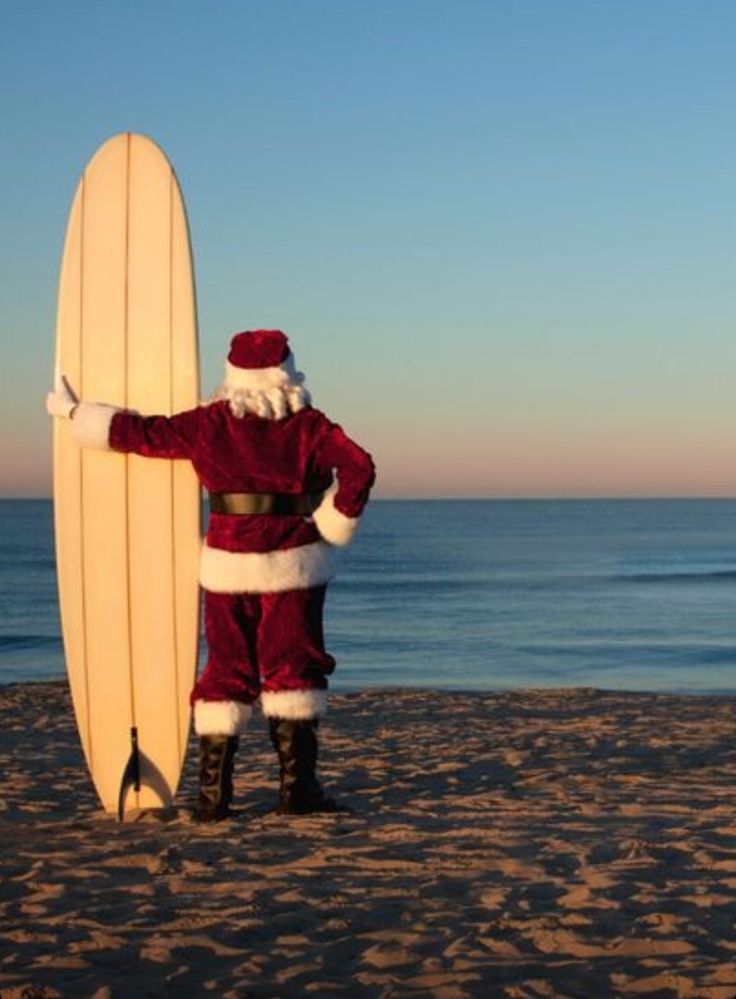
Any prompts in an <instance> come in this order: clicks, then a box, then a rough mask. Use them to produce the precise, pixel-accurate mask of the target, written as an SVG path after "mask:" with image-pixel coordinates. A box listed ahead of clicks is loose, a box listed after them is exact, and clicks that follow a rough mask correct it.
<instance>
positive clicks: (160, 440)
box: [46, 379, 200, 458]
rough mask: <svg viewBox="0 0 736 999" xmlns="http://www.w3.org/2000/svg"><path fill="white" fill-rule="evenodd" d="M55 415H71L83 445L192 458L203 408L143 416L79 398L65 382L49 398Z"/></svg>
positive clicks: (47, 404)
mask: <svg viewBox="0 0 736 999" xmlns="http://www.w3.org/2000/svg"><path fill="white" fill-rule="evenodd" d="M46 409H47V411H48V413H49V414H50V415H51V416H58V417H62V418H69V419H70V420H71V423H72V436H73V437H74V439H75V440H76V442H77V443H78V444H79V445H80V447H87V448H93V449H96V450H98V451H122V452H126V453H133V454H140V455H143V456H144V457H147V458H190V457H191V456H192V453H193V451H194V447H195V445H196V441H197V434H198V432H199V413H200V410H199V409H198V408H197V409H191V410H187V411H186V412H183V413H177V414H176V415H175V416H140V415H139V414H138V413H133V412H131V411H130V410H125V409H120V408H118V407H117V406H109V405H107V404H105V403H99V402H78V401H77V399H76V396H75V395H74V393H73V391H72V390H71V388H70V387H69V385H68V384H67V383H66V381H65V380H64V379H62V383H61V385H60V386H58V387H57V389H56V390H55V391H54V392H51V393H49V395H48V396H47V399H46Z"/></svg>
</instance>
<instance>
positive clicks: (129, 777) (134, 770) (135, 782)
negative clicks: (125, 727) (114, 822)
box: [118, 727, 141, 822]
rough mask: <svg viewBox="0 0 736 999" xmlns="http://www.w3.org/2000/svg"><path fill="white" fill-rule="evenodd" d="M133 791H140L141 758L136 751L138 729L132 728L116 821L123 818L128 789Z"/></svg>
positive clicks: (120, 820)
mask: <svg viewBox="0 0 736 999" xmlns="http://www.w3.org/2000/svg"><path fill="white" fill-rule="evenodd" d="M131 787H132V788H133V790H135V791H140V789H141V758H140V753H139V751H138V729H137V728H135V727H133V728H131V730H130V756H129V757H128V762H127V763H126V764H125V770H123V777H122V780H121V781H120V792H119V794H118V821H119V822H122V821H123V819H124V817H125V799H126V798H127V796H128V791H129V790H130V788H131Z"/></svg>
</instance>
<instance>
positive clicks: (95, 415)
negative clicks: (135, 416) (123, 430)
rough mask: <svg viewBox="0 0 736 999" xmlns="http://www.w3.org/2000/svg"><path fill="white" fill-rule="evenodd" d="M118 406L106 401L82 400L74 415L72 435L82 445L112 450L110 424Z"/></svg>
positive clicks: (100, 449) (101, 449)
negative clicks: (108, 403) (109, 404)
mask: <svg viewBox="0 0 736 999" xmlns="http://www.w3.org/2000/svg"><path fill="white" fill-rule="evenodd" d="M119 412H121V410H120V409H119V408H118V407H117V406H108V405H107V404H106V403H104V402H80V403H79V405H78V406H77V407H76V409H75V410H74V415H73V416H72V421H71V422H72V437H73V438H74V440H75V441H76V442H77V444H79V446H80V447H90V448H95V449H96V450H97V451H109V450H110V424H111V423H112V418H113V416H114V415H115V414H116V413H119Z"/></svg>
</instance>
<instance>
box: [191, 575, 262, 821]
mask: <svg viewBox="0 0 736 999" xmlns="http://www.w3.org/2000/svg"><path fill="white" fill-rule="evenodd" d="M204 615H205V635H206V638H207V649H208V658H207V665H206V666H205V668H204V671H203V673H202V675H201V677H200V678H199V680H198V681H197V683H196V684H195V687H194V690H193V691H192V695H191V700H192V704H193V706H194V730H195V732H196V733H197V735H199V799H198V802H197V808H196V812H195V815H196V818H197V820H198V821H199V822H218V821H219V820H220V819H224V818H226V817H227V816H228V815H229V814H230V805H231V802H232V796H233V762H234V757H235V753H236V751H237V748H238V741H239V739H238V737H239V736H240V735H241V734H242V733H243V732H245V730H246V728H247V725H248V722H249V720H250V717H251V715H252V713H253V708H252V704H253V702H254V701H255V700H256V698H257V697H258V691H259V682H258V667H257V662H256V659H255V633H256V627H257V623H258V616H259V606H258V600H257V598H253V597H248V596H244V595H240V594H233V593H209V592H206V591H205V595H204Z"/></svg>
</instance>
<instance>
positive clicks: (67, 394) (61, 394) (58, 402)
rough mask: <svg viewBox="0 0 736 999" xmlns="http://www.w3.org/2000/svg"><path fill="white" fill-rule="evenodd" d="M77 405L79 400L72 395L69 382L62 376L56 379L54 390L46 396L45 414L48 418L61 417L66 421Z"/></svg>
mask: <svg viewBox="0 0 736 999" xmlns="http://www.w3.org/2000/svg"><path fill="white" fill-rule="evenodd" d="M78 405H79V399H78V398H77V397H76V395H75V394H74V391H73V389H72V388H71V386H70V385H69V382H68V381H67V380H66V378H65V377H64V376H63V375H59V376H57V378H56V388H55V389H54V391H53V392H49V394H48V395H47V396H46V412H47V413H48V414H49V416H61V417H62V418H64V419H68V418H69V417H70V416H71V414H72V410H73V409H75V408H76V407H77V406H78Z"/></svg>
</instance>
